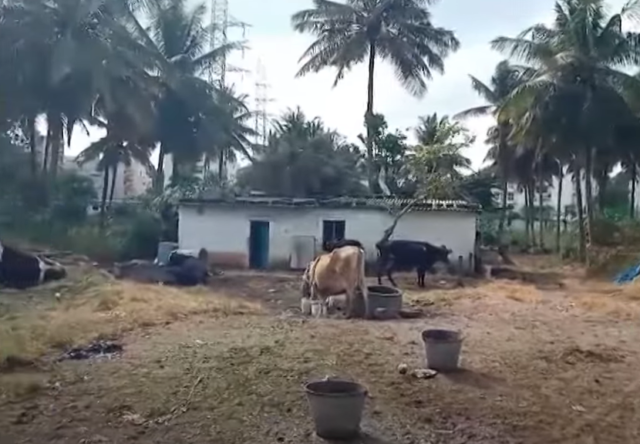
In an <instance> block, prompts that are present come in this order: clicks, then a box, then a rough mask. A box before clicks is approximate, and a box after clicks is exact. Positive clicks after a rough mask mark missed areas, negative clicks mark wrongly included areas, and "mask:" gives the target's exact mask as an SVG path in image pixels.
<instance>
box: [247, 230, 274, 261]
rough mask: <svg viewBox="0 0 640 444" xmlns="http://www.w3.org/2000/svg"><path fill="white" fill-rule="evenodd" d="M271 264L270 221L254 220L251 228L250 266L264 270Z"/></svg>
mask: <svg viewBox="0 0 640 444" xmlns="http://www.w3.org/2000/svg"><path fill="white" fill-rule="evenodd" d="M268 266H269V222H267V221H263V220H252V221H251V225H250V229H249V267H250V268H253V269H258V270H264V269H265V268H267V267H268Z"/></svg>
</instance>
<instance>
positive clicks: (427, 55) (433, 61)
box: [291, 0, 460, 190]
mask: <svg viewBox="0 0 640 444" xmlns="http://www.w3.org/2000/svg"><path fill="white" fill-rule="evenodd" d="M313 3H314V7H313V8H311V9H305V10H303V11H300V12H298V13H296V14H294V15H293V17H292V18H291V21H292V24H293V28H294V29H295V30H296V31H297V32H301V33H309V34H313V35H314V36H315V37H316V40H315V41H314V42H313V43H312V44H311V45H310V46H309V47H308V48H307V50H306V51H305V52H304V53H303V54H302V57H301V58H300V60H301V61H303V62H304V63H303V65H302V66H301V68H300V70H299V71H298V74H297V75H298V76H303V75H306V74H308V73H311V72H319V71H321V70H323V69H325V68H329V67H333V68H335V69H336V71H337V72H336V78H335V82H334V86H335V84H337V83H338V82H339V81H340V79H342V78H343V77H344V75H345V74H346V73H347V72H348V71H349V70H350V69H351V68H352V67H353V66H354V65H356V64H359V63H362V62H364V61H367V63H368V83H367V109H366V113H365V123H366V126H367V138H366V142H367V143H366V145H367V178H368V182H369V188H370V190H373V189H374V187H375V184H376V181H375V166H374V159H373V157H374V153H373V139H372V125H371V124H370V122H369V120H370V119H372V118H373V115H374V106H373V105H374V102H373V99H374V97H373V93H374V73H375V66H376V59H377V58H382V59H384V60H387V61H389V62H390V63H391V64H392V65H393V67H394V68H395V70H396V73H397V75H398V78H399V80H400V82H401V83H402V85H403V86H404V87H405V88H406V89H407V90H408V91H409V92H410V93H411V94H413V95H415V96H416V97H422V96H423V95H424V93H425V92H426V90H427V83H426V82H427V80H429V79H431V76H432V73H433V71H435V72H438V73H442V72H443V71H444V59H445V58H446V57H447V56H448V55H449V54H450V53H451V52H453V51H456V50H457V49H458V47H459V46H460V44H459V42H458V40H457V39H456V37H455V35H454V33H453V32H452V31H449V30H447V29H444V28H438V27H435V26H434V25H433V23H432V20H431V13H430V11H429V10H428V9H427V5H428V4H430V3H432V2H426V1H424V0H345V2H344V3H341V2H336V1H331V0H314V2H313Z"/></svg>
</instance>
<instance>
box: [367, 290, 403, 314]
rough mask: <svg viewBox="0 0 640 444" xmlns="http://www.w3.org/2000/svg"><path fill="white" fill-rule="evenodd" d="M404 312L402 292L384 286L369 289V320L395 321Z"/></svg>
mask: <svg viewBox="0 0 640 444" xmlns="http://www.w3.org/2000/svg"><path fill="white" fill-rule="evenodd" d="M400 310H402V292H401V291H400V290H398V289H397V288H393V287H387V286H384V285H371V286H369V287H367V318H368V319H394V318H397V317H399V316H400Z"/></svg>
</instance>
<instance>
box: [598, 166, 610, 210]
mask: <svg viewBox="0 0 640 444" xmlns="http://www.w3.org/2000/svg"><path fill="white" fill-rule="evenodd" d="M596 184H597V185H598V193H597V196H598V205H597V210H598V214H604V207H605V204H606V202H605V199H606V194H607V185H609V175H608V174H607V173H604V176H600V177H598V180H597V181H596Z"/></svg>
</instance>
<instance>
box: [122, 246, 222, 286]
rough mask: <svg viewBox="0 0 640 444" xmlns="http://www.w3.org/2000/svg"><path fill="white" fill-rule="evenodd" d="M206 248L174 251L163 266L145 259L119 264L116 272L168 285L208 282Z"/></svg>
mask: <svg viewBox="0 0 640 444" xmlns="http://www.w3.org/2000/svg"><path fill="white" fill-rule="evenodd" d="M207 258H208V254H207V251H206V250H205V249H201V250H200V251H199V252H198V257H195V256H194V255H192V254H189V253H186V252H181V251H174V252H172V253H171V255H170V256H169V263H168V265H165V266H161V265H157V264H152V263H149V262H144V261H131V262H127V263H124V264H117V265H116V269H115V271H114V274H115V275H116V277H118V278H126V279H131V280H135V281H137V282H147V283H163V284H166V285H180V286H185V287H189V286H195V285H201V284H206V283H207V280H208V277H209V276H210V273H209V269H208V262H207V260H206V259H207Z"/></svg>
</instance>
